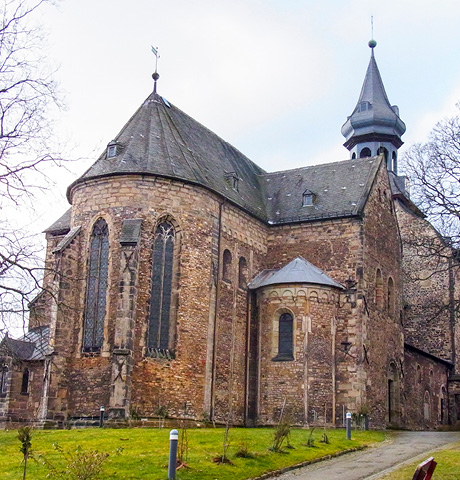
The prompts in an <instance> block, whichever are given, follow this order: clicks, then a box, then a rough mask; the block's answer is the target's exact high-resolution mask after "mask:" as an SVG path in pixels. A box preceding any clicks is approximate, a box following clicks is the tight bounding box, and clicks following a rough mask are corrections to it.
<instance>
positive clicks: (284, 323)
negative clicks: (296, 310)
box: [273, 313, 294, 361]
mask: <svg viewBox="0 0 460 480" xmlns="http://www.w3.org/2000/svg"><path fill="white" fill-rule="evenodd" d="M273 360H276V361H289V360H294V318H293V316H292V314H291V313H282V314H281V315H280V317H279V323H278V353H277V355H276V357H275V358H274V359H273Z"/></svg>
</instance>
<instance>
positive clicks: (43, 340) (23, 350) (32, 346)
mask: <svg viewBox="0 0 460 480" xmlns="http://www.w3.org/2000/svg"><path fill="white" fill-rule="evenodd" d="M49 333H50V329H49V327H48V326H43V327H36V328H32V329H30V330H29V331H28V332H27V333H26V334H25V335H24V336H22V337H20V338H18V339H13V338H10V337H8V336H5V337H4V338H3V340H2V341H1V342H0V351H2V352H5V353H6V354H7V355H10V356H12V357H14V358H17V359H19V360H43V359H44V358H45V355H46V354H47V351H48V348H49Z"/></svg>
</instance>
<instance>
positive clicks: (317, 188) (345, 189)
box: [261, 157, 382, 223]
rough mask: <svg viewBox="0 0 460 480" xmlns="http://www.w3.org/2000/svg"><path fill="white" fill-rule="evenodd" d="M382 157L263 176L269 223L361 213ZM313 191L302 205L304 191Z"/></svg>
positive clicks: (346, 161)
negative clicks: (310, 197) (308, 199)
mask: <svg viewBox="0 0 460 480" xmlns="http://www.w3.org/2000/svg"><path fill="white" fill-rule="evenodd" d="M381 162H382V157H371V158H359V159H354V160H345V161H342V162H336V163H327V164H322V165H314V166H309V167H303V168H296V169H294V170H286V171H284V172H274V173H268V174H264V175H263V176H261V181H262V182H263V183H264V187H265V199H264V200H265V202H266V205H267V207H266V208H267V215H268V218H269V222H270V223H286V222H293V221H308V220H317V219H324V218H337V217H346V216H355V215H359V214H361V213H362V211H363V208H364V206H365V204H366V200H367V198H368V196H369V192H370V189H371V187H372V183H373V181H374V178H375V175H376V173H377V171H378V168H379V166H380V164H381ZM307 191H308V193H310V194H313V202H312V204H311V205H305V206H303V202H302V200H303V199H302V197H303V194H304V193H305V192H307Z"/></svg>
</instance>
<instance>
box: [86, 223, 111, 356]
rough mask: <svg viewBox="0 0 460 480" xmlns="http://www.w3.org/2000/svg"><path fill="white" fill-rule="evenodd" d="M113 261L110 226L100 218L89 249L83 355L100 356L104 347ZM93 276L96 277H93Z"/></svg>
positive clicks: (95, 225)
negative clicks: (110, 268)
mask: <svg viewBox="0 0 460 480" xmlns="http://www.w3.org/2000/svg"><path fill="white" fill-rule="evenodd" d="M109 262H110V236H109V226H108V223H107V221H106V220H105V219H104V218H103V217H99V218H98V219H97V220H96V221H95V222H94V223H93V227H92V229H91V237H90V241H89V249H88V267H87V275H86V295H85V311H84V315H83V338H82V352H83V353H99V352H100V351H101V349H102V346H103V344H104V328H105V320H106V317H107V292H108V283H109ZM93 273H94V276H92V275H93ZM92 279H94V281H93V280H92Z"/></svg>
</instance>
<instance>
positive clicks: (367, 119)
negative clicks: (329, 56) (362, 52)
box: [342, 42, 406, 148]
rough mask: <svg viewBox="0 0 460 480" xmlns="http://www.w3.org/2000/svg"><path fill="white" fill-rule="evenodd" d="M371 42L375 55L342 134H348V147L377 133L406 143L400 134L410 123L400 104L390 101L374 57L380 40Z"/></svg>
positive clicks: (396, 144)
mask: <svg viewBox="0 0 460 480" xmlns="http://www.w3.org/2000/svg"><path fill="white" fill-rule="evenodd" d="M369 45H370V46H371V48H372V53H371V59H370V61H369V66H368V67H367V72H366V76H365V78H364V83H363V86H362V89H361V93H360V95H359V99H358V103H357V104H356V107H355V109H354V110H353V113H352V114H351V115H350V116H349V117H348V118H347V121H346V122H345V123H344V124H343V126H342V135H343V136H344V137H345V138H346V142H345V147H347V148H350V147H352V146H353V145H356V143H358V142H359V141H360V140H361V139H362V138H363V137H364V136H366V137H368V139H371V138H369V137H373V136H374V137H376V138H378V139H379V140H380V139H382V136H383V137H387V139H388V140H391V141H392V142H393V143H394V144H395V146H396V147H397V148H399V147H400V146H401V145H402V141H401V138H400V137H401V136H402V135H403V133H404V132H405V131H406V125H405V124H404V122H403V121H402V120H401V119H400V118H399V110H398V107H397V106H396V105H394V106H391V105H390V102H389V100H388V97H387V94H386V92H385V87H384V86H383V81H382V77H381V76H380V72H379V69H378V67H377V62H376V61H375V57H374V47H375V45H376V44H375V42H373V43H371V42H369ZM358 137H359V139H360V140H358ZM388 137H389V138H388Z"/></svg>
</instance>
